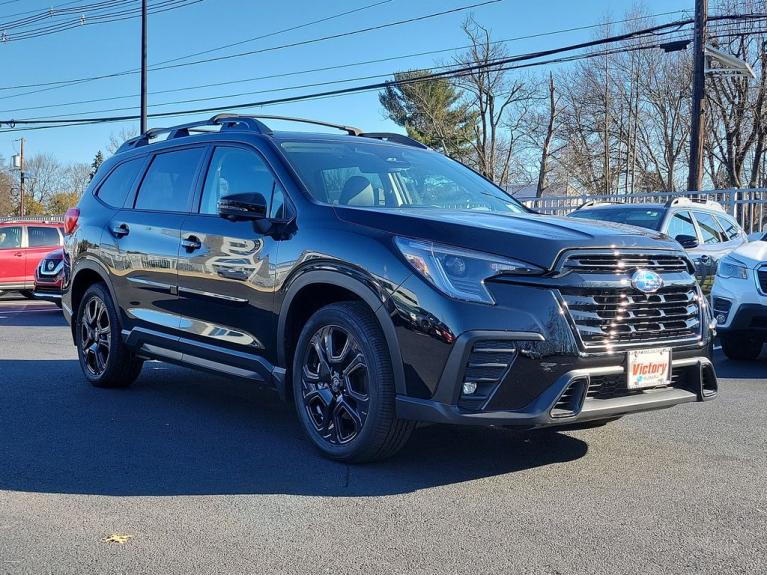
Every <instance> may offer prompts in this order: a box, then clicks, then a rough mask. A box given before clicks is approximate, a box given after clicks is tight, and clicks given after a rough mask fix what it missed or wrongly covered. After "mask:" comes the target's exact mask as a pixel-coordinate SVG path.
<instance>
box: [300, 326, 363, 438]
mask: <svg viewBox="0 0 767 575" xmlns="http://www.w3.org/2000/svg"><path fill="white" fill-rule="evenodd" d="M301 389H302V395H303V401H304V409H306V412H307V414H308V415H309V420H310V421H311V422H312V424H313V425H314V427H315V429H316V430H317V433H319V434H320V435H321V436H322V438H323V439H324V440H325V441H327V442H329V443H331V444H333V445H340V444H344V443H348V442H349V441H351V440H353V439H354V438H355V437H357V436H358V435H359V433H360V432H361V431H362V428H363V426H364V425H365V420H366V419H367V415H368V409H369V405H370V395H369V391H368V390H369V374H368V366H367V362H366V360H365V355H364V354H363V352H362V350H361V348H360V344H359V342H358V341H357V339H356V338H355V337H354V336H353V335H352V334H350V333H349V332H348V331H346V330H345V329H344V328H342V327H340V326H337V325H330V326H324V327H322V328H320V329H319V330H318V331H317V332H315V334H314V335H313V336H312V338H311V340H310V341H309V346H307V349H306V353H305V354H304V362H303V377H302V380H301Z"/></svg>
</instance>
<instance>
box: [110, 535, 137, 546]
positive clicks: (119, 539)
mask: <svg viewBox="0 0 767 575" xmlns="http://www.w3.org/2000/svg"><path fill="white" fill-rule="evenodd" d="M129 539H133V535H125V534H122V533H112V534H111V535H110V536H109V537H105V538H104V539H103V541H104V543H119V544H120V545H125V544H126V543H127V542H128V540H129Z"/></svg>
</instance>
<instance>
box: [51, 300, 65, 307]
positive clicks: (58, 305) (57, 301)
mask: <svg viewBox="0 0 767 575" xmlns="http://www.w3.org/2000/svg"><path fill="white" fill-rule="evenodd" d="M53 303H55V304H56V307H57V308H59V309H63V308H62V304H61V300H60V299H57V300H56V301H54V302H53Z"/></svg>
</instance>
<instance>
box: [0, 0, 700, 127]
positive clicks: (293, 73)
mask: <svg viewBox="0 0 767 575" xmlns="http://www.w3.org/2000/svg"><path fill="white" fill-rule="evenodd" d="M387 1H389V0H387ZM681 12H685V11H684V10H674V11H672V12H663V13H660V14H652V15H648V16H641V17H634V18H627V19H624V20H617V21H613V22H608V23H607V24H608V25H612V24H621V23H625V22H631V21H636V20H646V19H648V18H655V17H658V16H665V15H669V14H677V13H681ZM603 25H604V24H590V25H587V26H577V27H572V28H564V29H560V30H551V31H547V32H539V33H536V34H528V35H524V36H516V37H513V38H506V39H504V40H494V41H492V42H491V43H490V44H491V45H498V44H507V43H511V42H516V41H520V40H527V39H531V38H539V37H543V36H552V35H556V34H562V33H566V32H572V31H581V30H587V29H592V28H597V27H601V26H603ZM468 48H471V45H463V46H455V47H452V48H442V49H439V50H427V51H423V52H415V53H410V54H402V55H399V56H390V57H386V58H378V59H373V60H364V61H361V62H351V63H347V64H338V65H334V66H323V67H319V68H311V69H305V70H298V71H291V72H282V73H277V74H269V75H265V76H256V77H250V78H240V79H237V80H226V81H223V82H210V83H206V84H196V85H191V86H183V87H180V88H171V89H167V90H157V91H155V92H151V94H152V95H157V94H170V93H175V92H186V91H188V90H196V89H200V88H210V87H218V86H227V85H233V84H242V83H247V82H255V81H259V80H272V79H275V78H285V77H290V76H298V75H304V74H310V73H315V72H328V71H331V70H340V69H344V68H352V67H356V66H363V65H368V64H378V63H383V62H391V61H396V60H404V59H407V58H415V57H420V56H430V55H434V54H441V53H445V52H454V51H457V50H465V49H468ZM429 68H432V66H429ZM34 93H39V91H33V92H22V93H20V94H14V95H11V96H6V97H5V99H8V98H16V97H19V96H24V95H29V94H34ZM138 96H139V94H128V95H122V96H111V97H105V98H94V99H91V100H78V101H74V102H61V103H56V104H46V105H41V106H30V107H24V108H12V109H8V110H0V114H7V113H11V112H23V111H28V110H42V109H46V108H58V107H62V106H71V105H78V104H92V103H96V102H109V101H114V100H124V99H128V98H136V97H138Z"/></svg>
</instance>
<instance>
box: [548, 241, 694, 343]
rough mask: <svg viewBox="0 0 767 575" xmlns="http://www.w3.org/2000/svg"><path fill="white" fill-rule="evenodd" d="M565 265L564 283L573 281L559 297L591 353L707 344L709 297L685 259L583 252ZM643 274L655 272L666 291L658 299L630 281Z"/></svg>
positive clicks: (570, 254)
mask: <svg viewBox="0 0 767 575" xmlns="http://www.w3.org/2000/svg"><path fill="white" fill-rule="evenodd" d="M560 261H561V267H560V270H561V271H562V272H564V273H565V274H566V275H564V276H562V277H563V280H564V279H565V278H566V277H567V278H570V281H569V283H568V285H564V284H561V285H560V287H559V288H558V291H557V294H556V295H557V298H558V299H559V301H560V304H561V306H562V308H563V312H564V313H565V315H566V317H567V318H568V321H569V323H570V326H571V328H572V329H573V332H574V334H575V336H576V339H577V340H578V343H579V345H580V346H581V348H582V349H584V350H585V351H597V352H598V351H609V350H612V349H617V348H629V347H639V346H644V347H646V346H647V345H672V344H673V345H684V344H692V343H696V342H699V341H700V340H701V337H702V332H703V322H702V319H701V318H702V314H703V307H704V306H703V305H702V302H701V298H702V297H703V296H702V295H701V293H700V290H699V288H698V286H697V285H696V283H695V278H694V276H693V275H692V274H691V273H690V271H691V270H690V267H689V265H688V264H689V260H687V258H686V256H685V255H684V254H681V253H675V252H668V251H666V252H657V253H654V252H635V251H629V250H600V251H598V250H582V251H580V250H579V251H572V252H568V253H566V254H564V256H563V258H562V259H561V260H560ZM637 269H651V270H654V271H655V272H656V273H658V274H660V275H661V277H662V278H663V279H664V281H665V283H666V285H665V286H664V287H662V288H661V289H659V290H658V291H657V292H654V293H643V292H641V291H639V290H637V289H635V288H633V287H632V286H631V283H630V279H631V275H632V274H633V273H634V272H635V271H636V270H637ZM571 273H573V274H576V275H573V276H571V275H570V274H571ZM578 276H580V278H581V280H580V281H577V280H576V278H577V277H578Z"/></svg>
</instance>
